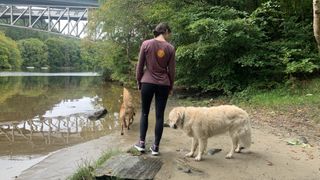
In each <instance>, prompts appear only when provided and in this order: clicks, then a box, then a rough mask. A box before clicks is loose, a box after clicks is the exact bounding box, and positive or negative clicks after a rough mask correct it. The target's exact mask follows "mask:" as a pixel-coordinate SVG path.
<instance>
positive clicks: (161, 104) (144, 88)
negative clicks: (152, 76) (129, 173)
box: [140, 83, 169, 146]
mask: <svg viewBox="0 0 320 180" xmlns="http://www.w3.org/2000/svg"><path fill="white" fill-rule="evenodd" d="M153 95H155V107H156V127H155V130H154V135H155V139H154V144H155V145H156V146H159V144H160V140H161V136H162V132H163V121H164V111H165V108H166V104H167V99H168V96H169V86H163V85H157V84H149V83H142V85H141V104H142V105H141V106H142V107H141V109H142V110H141V119H140V141H145V138H146V134H147V130H148V116H149V111H150V105H151V101H152V98H153Z"/></svg>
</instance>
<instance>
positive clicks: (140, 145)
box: [134, 141, 146, 152]
mask: <svg viewBox="0 0 320 180" xmlns="http://www.w3.org/2000/svg"><path fill="white" fill-rule="evenodd" d="M134 147H135V148H136V149H137V150H138V151H140V152H145V150H146V147H145V144H144V141H139V142H138V143H137V144H135V145H134Z"/></svg>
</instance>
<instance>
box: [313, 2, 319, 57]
mask: <svg viewBox="0 0 320 180" xmlns="http://www.w3.org/2000/svg"><path fill="white" fill-rule="evenodd" d="M313 32H314V37H315V39H316V42H317V46H318V51H319V53H320V1H319V0H313Z"/></svg>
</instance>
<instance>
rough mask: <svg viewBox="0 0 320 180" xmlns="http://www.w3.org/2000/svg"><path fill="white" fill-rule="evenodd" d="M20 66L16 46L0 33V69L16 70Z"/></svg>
mask: <svg viewBox="0 0 320 180" xmlns="http://www.w3.org/2000/svg"><path fill="white" fill-rule="evenodd" d="M20 66H21V55H20V51H19V49H18V45H17V43H16V42H15V41H13V40H12V39H10V38H8V37H6V36H5V35H4V34H3V33H1V32H0V69H18V68H20Z"/></svg>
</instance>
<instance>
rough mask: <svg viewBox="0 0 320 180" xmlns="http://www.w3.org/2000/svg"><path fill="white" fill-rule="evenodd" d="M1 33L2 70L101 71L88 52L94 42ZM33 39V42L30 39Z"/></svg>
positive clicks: (16, 31) (9, 31) (13, 31)
mask: <svg viewBox="0 0 320 180" xmlns="http://www.w3.org/2000/svg"><path fill="white" fill-rule="evenodd" d="M2 30H3V31H4V32H0V70H12V69H23V68H26V67H34V68H42V67H46V68H50V69H60V68H68V69H77V70H99V68H98V66H99V65H97V64H96V63H95V62H93V61H94V59H93V58H91V56H89V55H87V54H88V53H87V51H89V50H88V49H87V48H86V45H87V44H90V42H85V41H84V40H83V41H82V42H83V43H82V42H81V41H80V40H77V39H72V38H62V37H58V36H54V37H52V36H50V35H46V34H45V33H38V32H30V30H20V29H11V28H10V29H7V28H5V29H2ZM30 37H31V38H30Z"/></svg>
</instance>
